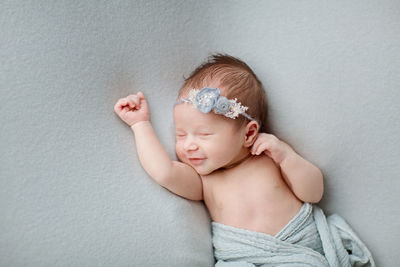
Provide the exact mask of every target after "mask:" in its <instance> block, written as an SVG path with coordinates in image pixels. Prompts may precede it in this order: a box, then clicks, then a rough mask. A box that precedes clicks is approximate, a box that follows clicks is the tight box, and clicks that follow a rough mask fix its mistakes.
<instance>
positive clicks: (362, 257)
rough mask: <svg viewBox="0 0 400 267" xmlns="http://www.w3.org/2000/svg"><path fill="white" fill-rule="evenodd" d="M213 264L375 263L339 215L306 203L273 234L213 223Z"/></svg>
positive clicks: (337, 266)
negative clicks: (214, 260) (330, 214)
mask: <svg viewBox="0 0 400 267" xmlns="http://www.w3.org/2000/svg"><path fill="white" fill-rule="evenodd" d="M212 232H213V245H214V248H215V257H216V259H217V260H218V262H217V264H216V266H217V267H224V266H227V267H228V266H229V267H230V266H264V267H267V266H292V267H295V266H315V267H321V266H327V267H329V266H331V267H341V266H365V267H375V262H374V260H373V258H372V255H371V253H370V252H369V250H368V249H367V247H366V246H365V245H364V244H363V243H362V241H360V239H359V238H358V237H357V236H356V235H355V233H354V232H353V230H352V229H351V228H350V227H349V225H348V224H347V223H346V222H345V221H344V220H343V219H342V218H341V217H340V216H338V215H332V216H330V217H329V218H328V220H327V219H326V217H325V215H324V213H323V212H322V210H321V209H320V208H319V207H317V206H314V207H312V206H311V205H310V204H308V203H305V204H304V205H303V207H302V209H301V210H300V211H299V213H298V214H297V215H296V216H295V217H294V218H293V219H292V220H291V221H290V222H289V223H288V224H287V225H286V226H285V227H284V228H283V229H282V230H281V231H280V232H279V233H278V234H277V235H275V236H270V235H267V234H263V233H258V232H253V231H248V230H244V229H239V228H235V227H231V226H227V225H223V224H220V223H215V222H213V223H212Z"/></svg>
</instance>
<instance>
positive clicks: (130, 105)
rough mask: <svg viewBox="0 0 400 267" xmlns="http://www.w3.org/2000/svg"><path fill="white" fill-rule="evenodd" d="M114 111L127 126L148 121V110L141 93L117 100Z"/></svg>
mask: <svg viewBox="0 0 400 267" xmlns="http://www.w3.org/2000/svg"><path fill="white" fill-rule="evenodd" d="M114 111H115V113H117V115H118V116H119V117H120V118H121V120H123V121H124V122H125V123H126V124H128V125H129V126H132V125H134V124H135V123H138V122H140V121H149V120H150V112H149V108H148V106H147V102H146V98H145V97H144V95H143V93H142V92H138V93H137V94H135V95H128V96H127V97H125V98H121V99H119V100H118V102H117V103H116V104H115V106H114Z"/></svg>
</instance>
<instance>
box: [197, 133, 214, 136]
mask: <svg viewBox="0 0 400 267" xmlns="http://www.w3.org/2000/svg"><path fill="white" fill-rule="evenodd" d="M199 135H200V136H210V135H213V134H212V133H199Z"/></svg>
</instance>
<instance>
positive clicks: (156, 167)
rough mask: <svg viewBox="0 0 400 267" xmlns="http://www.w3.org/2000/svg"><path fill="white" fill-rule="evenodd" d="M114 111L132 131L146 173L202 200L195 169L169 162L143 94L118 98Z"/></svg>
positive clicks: (174, 190) (162, 184)
mask: <svg viewBox="0 0 400 267" xmlns="http://www.w3.org/2000/svg"><path fill="white" fill-rule="evenodd" d="M114 111H115V112H116V113H117V114H118V116H119V117H120V118H121V119H122V120H123V121H124V122H125V123H126V124H128V125H129V126H130V127H131V129H132V131H133V132H134V134H135V140H136V148H137V153H138V155H139V160H140V163H141V164H142V166H143V168H144V169H145V170H146V172H147V173H148V174H149V175H150V176H151V177H152V178H153V179H154V180H155V181H156V182H157V183H158V184H160V185H161V186H163V187H165V188H167V189H168V190H170V191H171V192H173V193H175V194H177V195H180V196H182V197H184V198H187V199H191V200H202V198H203V189H202V182H201V179H200V177H199V175H198V174H197V172H196V171H195V170H194V169H193V168H192V167H190V166H189V165H186V164H184V163H181V162H178V161H172V160H171V159H170V157H169V155H168V154H167V152H166V151H165V149H164V147H163V146H162V145H161V143H160V141H159V139H158V138H157V135H156V133H155V132H154V129H153V127H152V125H151V123H150V112H149V109H148V106H147V102H146V99H145V97H144V95H143V93H141V92H139V93H138V94H136V95H129V96H127V97H126V98H121V99H120V100H118V102H117V103H116V104H115V106H114Z"/></svg>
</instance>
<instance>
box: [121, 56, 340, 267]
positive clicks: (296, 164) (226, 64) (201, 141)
mask: <svg viewBox="0 0 400 267" xmlns="http://www.w3.org/2000/svg"><path fill="white" fill-rule="evenodd" d="M114 110H115V112H116V113H117V114H118V116H119V117H120V118H121V119H122V120H123V121H124V122H125V123H127V124H128V125H129V126H130V127H131V129H132V130H133V132H134V135H135V139H136V146H137V153H138V155H139V159H140V162H141V164H142V166H143V168H144V169H145V170H146V172H147V173H148V174H149V176H151V177H152V178H153V179H154V180H155V181H156V182H157V183H158V184H160V185H161V186H163V187H165V188H167V189H168V190H170V191H171V192H173V193H175V194H177V195H180V196H182V197H184V198H186V199H190V200H204V203H205V205H206V207H207V209H208V211H209V213H210V216H211V219H212V221H213V222H212V228H213V243H214V247H215V256H216V258H217V260H218V264H219V265H218V264H217V265H218V266H224V265H223V264H227V263H229V262H237V263H238V262H242V263H246V264H261V265H262V264H267V263H270V262H271V260H272V261H275V262H274V264H278V263H281V262H288V261H287V260H286V259H285V258H288V257H289V256H288V253H287V252H286V254H285V255H283V254H282V253H280V251H279V249H277V248H274V246H275V244H273V243H271V244H269V245H268V246H265V244H266V242H267V243H268V242H283V241H285V242H286V243H288V244H289V246H301V247H304V249H305V250H306V252H307V253H309V254H311V256H310V255H308V254H307V253H306V254H304V253H305V252H304V251H300V252H298V254H299V255H307V256H306V259H305V260H307V263H308V258H312V257H315V258H318V259H317V265H318V266H323V265H320V264H322V263H323V264H327V263H328V262H329V261H327V260H326V259H325V257H324V254H326V251H325V246H324V240H323V239H322V241H321V238H320V235H319V234H318V231H319V229H318V225H317V223H316V222H315V218H314V216H315V209H316V208H317V207H314V208H313V206H312V205H310V204H309V203H316V202H319V201H320V199H321V197H322V195H323V176H322V173H321V171H320V170H319V169H318V167H316V166H315V165H314V164H312V163H310V162H309V161H307V160H306V159H304V158H303V157H301V156H300V155H299V154H298V153H296V152H295V151H294V150H293V148H291V147H290V146H289V145H288V144H287V143H285V142H283V141H282V140H280V139H278V138H277V137H276V136H274V135H272V134H269V133H266V130H267V125H266V120H267V105H266V97H265V93H264V88H263V86H262V84H261V82H260V80H259V79H258V78H257V77H256V75H255V74H254V72H253V71H252V70H251V69H250V67H249V66H248V65H247V64H245V63H244V62H243V61H241V60H239V59H237V58H234V57H231V56H228V55H221V54H217V55H213V56H212V57H210V58H209V60H208V61H206V62H205V63H203V64H201V65H200V66H199V67H198V68H197V69H196V70H194V71H193V72H192V73H191V75H190V76H189V77H188V78H187V79H186V80H185V83H184V84H183V86H182V88H181V89H180V91H179V94H178V99H177V102H176V104H175V107H174V122H175V127H176V154H177V157H178V158H179V160H180V161H174V160H171V158H170V157H169V155H168V154H167V153H166V151H165V149H164V148H163V147H162V145H161V144H160V142H159V140H158V138H157V136H156V134H155V132H154V130H153V127H152V125H151V123H150V113H149V109H148V106H147V103H146V99H145V96H144V95H143V93H142V92H139V93H137V94H136V95H129V96H127V97H126V98H121V99H120V100H119V101H118V102H117V103H116V105H115V107H114ZM313 210H314V213H313ZM305 228H306V229H307V231H306V232H307V234H303V233H302V234H301V235H297V233H298V232H302V231H301V230H303V229H305ZM303 232H304V231H303ZM242 235H243V236H242ZM236 237H240V238H239V239H240V240H237V242H236V241H235V240H234V239H235V238H236ZM292 237H293V238H292ZM227 238H228V239H229V240H227ZM246 238H250V239H251V240H250V241H249V244H247V245H246V247H241V246H242V245H241V244H240V243H243V242H244V240H245V239H246ZM290 238H292V239H293V240H289V239H290ZM286 239H288V240H289V241H288V240H286ZM255 240H258V241H257V242H261V243H263V244H264V245H263V248H260V247H258V245H257V244H256V243H257V242H255ZM290 248H291V247H290ZM260 249H261V254H262V256H261V255H259V254H260ZM253 250H255V252H253ZM254 253H255V254H254ZM228 254H229V255H228ZM242 254H243V255H242ZM253 254H254V255H253ZM280 254H282V255H280ZM295 254H296V251H295V252H293V253H290V255H291V256H293V255H295ZM268 255H269V256H268ZM278 255H279V257H276V256H278ZM274 256H275V257H274ZM281 256H282V258H281ZM291 256H290V257H291ZM290 257H289V258H290ZM297 260H298V259H296V261H297ZM329 264H330V262H329ZM244 266H253V265H244ZM327 266H328V265H327ZM338 266H339V265H338Z"/></svg>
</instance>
